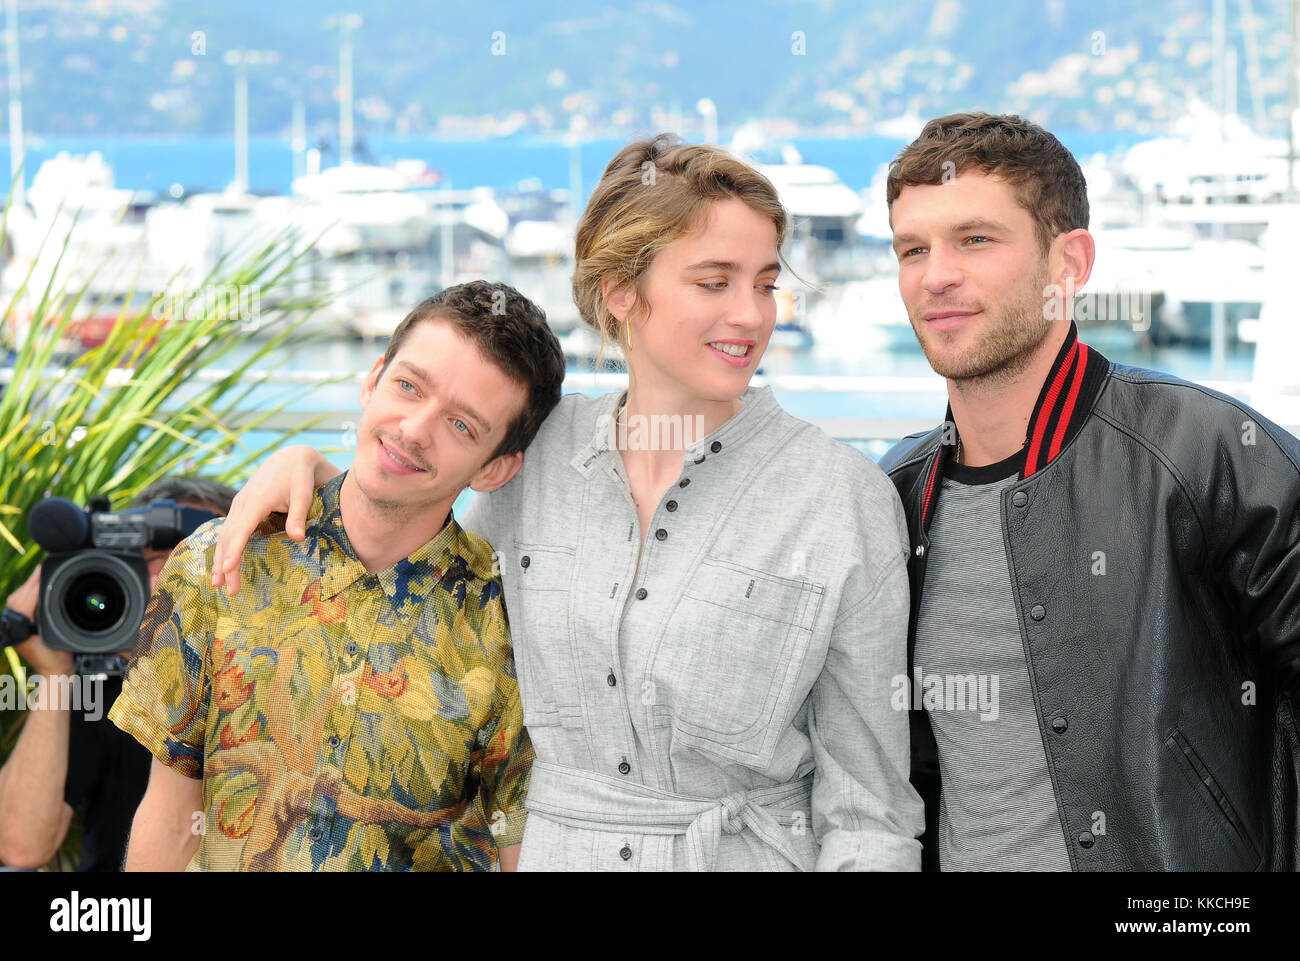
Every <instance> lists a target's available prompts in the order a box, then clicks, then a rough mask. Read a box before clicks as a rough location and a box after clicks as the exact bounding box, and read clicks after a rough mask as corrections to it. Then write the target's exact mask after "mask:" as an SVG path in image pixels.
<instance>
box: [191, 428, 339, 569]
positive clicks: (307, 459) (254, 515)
mask: <svg viewBox="0 0 1300 961" xmlns="http://www.w3.org/2000/svg"><path fill="white" fill-rule="evenodd" d="M339 473H340V471H339V469H338V468H337V467H335V466H334V465H333V464H331V463H330V462H329V461H328V460H327V459H326V458H325V456H324V455H323V454H320V453H319V452H317V451H316V450H315V449H314V448H312V447H308V446H307V445H305V444H295V445H294V446H292V447H286V448H284V449H283V450H278V451H276V452H275V453H274V454H272V455H271V456H270V457H268V458H267V459H266V461H265V462H264V463H263V464H262V465H261V466H260V467H258V469H257V472H256V473H254V474H253V476H252V477H250V478H249V479H248V483H246V484H245V485H244V486H243V487H242V488H241V489H240V491H239V493H238V494H236V495H235V499H234V501H232V502H231V505H230V513H228V514H227V515H226V519H225V522H224V523H223V524H222V526H221V534H220V536H219V537H218V538H217V549H216V553H215V554H214V555H213V558H212V586H213V587H221V586H222V585H223V584H224V585H225V588H226V593H227V594H238V593H239V556H240V554H242V553H243V552H244V548H245V547H246V546H247V545H248V539H249V538H250V537H252V536H253V533H254V532H255V531H256V530H257V529H258V528H259V527H261V525H262V524H263V523H264V522H265V521H266V519H267V518H268V517H270V516H271V515H272V514H276V513H282V514H284V515H285V521H284V531H285V533H286V534H288V535H289V536H290V537H291V538H293V539H294V540H295V541H301V540H303V539H304V538H305V537H306V536H307V512H308V510H309V509H310V507H311V502H312V498H313V497H314V496H315V493H316V488H317V487H318V486H320V485H321V484H324V483H325V482H326V481H328V480H329V479H330V478H332V477H335V476H337V475H338V474H339Z"/></svg>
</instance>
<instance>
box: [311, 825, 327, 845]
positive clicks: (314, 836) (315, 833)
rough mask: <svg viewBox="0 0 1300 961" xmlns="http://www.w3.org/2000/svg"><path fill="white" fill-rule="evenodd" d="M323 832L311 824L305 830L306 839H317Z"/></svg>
mask: <svg viewBox="0 0 1300 961" xmlns="http://www.w3.org/2000/svg"><path fill="white" fill-rule="evenodd" d="M324 833H325V832H324V831H322V830H321V829H320V828H318V827H317V826H316V825H314V824H313V825H312V826H311V827H310V828H309V829H308V830H307V839H308V840H309V841H319V840H320V839H321V835H323V834H324Z"/></svg>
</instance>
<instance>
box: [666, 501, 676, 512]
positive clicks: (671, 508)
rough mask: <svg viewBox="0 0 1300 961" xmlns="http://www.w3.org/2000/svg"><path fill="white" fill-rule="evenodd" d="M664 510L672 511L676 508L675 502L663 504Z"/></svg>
mask: <svg viewBox="0 0 1300 961" xmlns="http://www.w3.org/2000/svg"><path fill="white" fill-rule="evenodd" d="M664 510H666V511H668V512H669V513H672V512H673V511H675V510H677V502H676V501H669V502H668V503H667V504H665V505H664Z"/></svg>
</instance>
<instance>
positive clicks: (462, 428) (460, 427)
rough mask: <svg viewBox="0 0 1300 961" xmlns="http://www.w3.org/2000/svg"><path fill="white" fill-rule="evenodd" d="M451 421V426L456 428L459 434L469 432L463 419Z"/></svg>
mask: <svg viewBox="0 0 1300 961" xmlns="http://www.w3.org/2000/svg"><path fill="white" fill-rule="evenodd" d="M451 423H452V426H453V427H455V428H456V430H457V432H458V433H461V434H468V433H469V425H468V424H466V423H465V422H464V421H463V420H453V421H452V422H451Z"/></svg>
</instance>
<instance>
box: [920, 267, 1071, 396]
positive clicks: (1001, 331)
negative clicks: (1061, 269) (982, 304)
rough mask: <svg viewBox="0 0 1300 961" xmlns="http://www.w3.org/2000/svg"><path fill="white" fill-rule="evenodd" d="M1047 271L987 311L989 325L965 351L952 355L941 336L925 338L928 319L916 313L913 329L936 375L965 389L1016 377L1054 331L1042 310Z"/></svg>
mask: <svg viewBox="0 0 1300 961" xmlns="http://www.w3.org/2000/svg"><path fill="white" fill-rule="evenodd" d="M1047 282H1048V274H1047V269H1046V267H1045V266H1044V267H1042V268H1041V269H1040V270H1038V271H1037V272H1036V273H1035V275H1034V276H1033V277H1032V278H1030V280H1029V281H1028V282H1027V283H1026V285H1025V286H1024V287H1023V288H1022V289H1021V290H1020V291H1019V292H1018V293H1017V295H1016V296H1015V297H1014V298H1013V299H1010V300H1007V301H1006V302H1004V303H1003V304H1002V306H1000V307H999V308H998V309H996V310H985V311H984V314H985V317H987V318H988V319H989V320H991V321H992V323H991V324H989V325H988V326H987V328H986V329H985V330H984V331H983V333H982V334H981V335H980V336H979V338H978V339H977V340H976V342H975V343H974V344H973V345H972V346H971V347H970V348H969V349H968V350H966V351H963V352H961V353H959V354H954V353H952V352H951V351H946V350H944V349H943V348H942V347H941V346H940V345H941V344H942V341H943V339H944V338H943V335H942V334H939V335H937V336H934V337H929V338H927V337H922V336H921V334H920V331H921V330H923V329H924V328H925V324H926V321H925V320H924V319H921V318H919V317H916V316H913V317H912V328H913V330H914V331H916V332H917V340H918V341H919V342H920V344H921V350H922V351H924V352H925V359H926V360H927V361H929V362H930V366H931V367H932V368H933V369H934V372H935V373H936V374H939V375H940V376H942V377H946V378H947V379H948V380H950V381H953V382H955V383H956V384H957V385H958V386H960V387H962V388H970V387H974V386H981V385H997V384H1004V383H1009V382H1011V381H1014V380H1015V379H1016V378H1017V377H1019V376H1020V374H1021V373H1022V372H1023V371H1024V370H1025V369H1026V368H1027V367H1028V366H1029V364H1030V362H1031V361H1032V360H1033V358H1034V355H1035V353H1036V352H1037V351H1038V348H1039V347H1040V346H1042V343H1043V341H1044V340H1045V339H1047V336H1048V334H1050V333H1051V330H1052V324H1053V323H1054V321H1053V320H1052V319H1051V318H1050V317H1048V316H1047V315H1046V314H1047V312H1046V311H1045V310H1044V304H1045V301H1044V297H1043V294H1042V291H1043V289H1044V288H1045V287H1046V286H1047Z"/></svg>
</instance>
